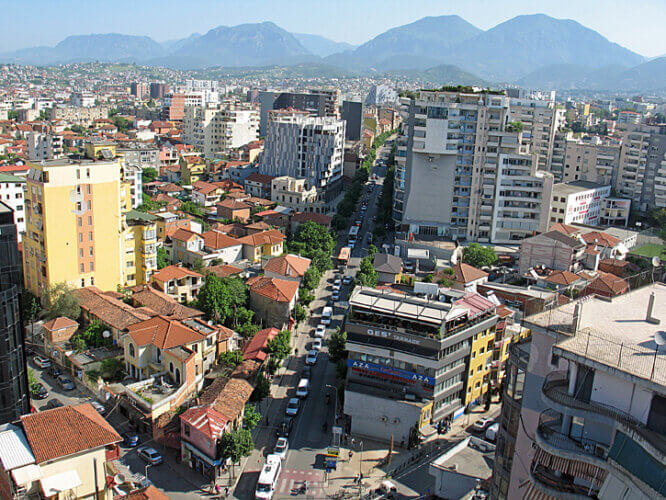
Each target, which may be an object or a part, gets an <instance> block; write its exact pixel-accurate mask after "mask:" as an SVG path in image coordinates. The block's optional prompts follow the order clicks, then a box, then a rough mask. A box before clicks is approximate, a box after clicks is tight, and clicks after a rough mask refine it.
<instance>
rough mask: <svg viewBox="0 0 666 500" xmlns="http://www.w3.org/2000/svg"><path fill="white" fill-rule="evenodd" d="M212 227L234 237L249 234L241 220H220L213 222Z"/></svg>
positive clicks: (213, 229)
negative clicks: (223, 222)
mask: <svg viewBox="0 0 666 500" xmlns="http://www.w3.org/2000/svg"><path fill="white" fill-rule="evenodd" d="M210 229H211V230H212V231H219V232H220V233H224V234H226V235H228V236H231V237H232V238H242V237H243V236H246V235H247V231H246V230H245V226H243V224H241V223H239V222H234V223H232V224H220V223H219V222H216V223H214V224H211V226H210Z"/></svg>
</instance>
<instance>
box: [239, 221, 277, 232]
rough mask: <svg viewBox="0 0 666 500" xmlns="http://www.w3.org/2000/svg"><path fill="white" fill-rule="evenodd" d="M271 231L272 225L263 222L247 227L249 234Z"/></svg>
mask: <svg viewBox="0 0 666 500" xmlns="http://www.w3.org/2000/svg"><path fill="white" fill-rule="evenodd" d="M271 229H272V228H271V225H270V224H267V223H266V222H263V221H259V222H253V223H252V224H248V225H246V226H245V230H246V231H247V234H257V233H261V232H263V231H270V230H271Z"/></svg>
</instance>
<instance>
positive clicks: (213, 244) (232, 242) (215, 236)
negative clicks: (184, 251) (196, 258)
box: [201, 230, 243, 264]
mask: <svg viewBox="0 0 666 500" xmlns="http://www.w3.org/2000/svg"><path fill="white" fill-rule="evenodd" d="M201 236H202V237H203V239H204V249H205V250H206V252H208V255H207V257H208V258H207V259H206V260H210V261H211V262H212V260H217V259H219V260H222V262H223V263H224V264H232V263H234V262H238V261H239V260H242V259H243V243H241V242H240V241H239V240H238V239H236V238H232V237H231V236H228V235H227V234H225V233H222V232H220V231H216V230H211V231H206V232H205V233H203V234H202V235H201Z"/></svg>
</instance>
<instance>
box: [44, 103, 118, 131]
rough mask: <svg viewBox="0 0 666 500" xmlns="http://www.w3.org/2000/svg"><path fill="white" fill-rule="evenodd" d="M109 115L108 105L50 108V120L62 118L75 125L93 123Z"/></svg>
mask: <svg viewBox="0 0 666 500" xmlns="http://www.w3.org/2000/svg"><path fill="white" fill-rule="evenodd" d="M108 116H109V108H108V106H92V107H82V106H54V107H52V108H49V110H48V118H49V120H62V121H64V122H69V123H71V124H74V125H86V126H87V125H91V124H92V123H93V121H95V120H98V119H100V118H107V117H108Z"/></svg>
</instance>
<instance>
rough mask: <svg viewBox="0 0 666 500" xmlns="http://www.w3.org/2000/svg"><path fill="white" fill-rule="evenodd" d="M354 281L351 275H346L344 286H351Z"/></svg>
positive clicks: (343, 280) (343, 279)
mask: <svg viewBox="0 0 666 500" xmlns="http://www.w3.org/2000/svg"><path fill="white" fill-rule="evenodd" d="M352 279H353V278H352V277H351V276H350V275H349V274H347V275H345V277H344V278H342V284H343V285H349V284H351V282H352Z"/></svg>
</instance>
